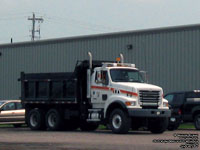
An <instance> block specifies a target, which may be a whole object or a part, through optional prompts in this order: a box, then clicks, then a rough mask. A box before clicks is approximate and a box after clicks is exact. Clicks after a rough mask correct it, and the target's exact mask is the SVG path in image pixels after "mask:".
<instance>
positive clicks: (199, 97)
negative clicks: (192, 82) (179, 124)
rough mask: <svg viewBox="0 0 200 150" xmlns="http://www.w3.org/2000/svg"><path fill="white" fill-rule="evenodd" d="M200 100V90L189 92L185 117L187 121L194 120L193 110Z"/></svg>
mask: <svg viewBox="0 0 200 150" xmlns="http://www.w3.org/2000/svg"><path fill="white" fill-rule="evenodd" d="M198 102H200V92H187V93H186V101H185V107H184V110H185V113H184V118H185V120H187V121H192V111H193V108H194V107H195V106H198Z"/></svg>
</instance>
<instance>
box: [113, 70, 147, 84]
mask: <svg viewBox="0 0 200 150" xmlns="http://www.w3.org/2000/svg"><path fill="white" fill-rule="evenodd" d="M110 75H111V79H112V81H113V82H139V83H144V79H143V77H142V75H141V74H140V72H139V71H138V70H133V69H110Z"/></svg>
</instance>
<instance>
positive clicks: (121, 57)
mask: <svg viewBox="0 0 200 150" xmlns="http://www.w3.org/2000/svg"><path fill="white" fill-rule="evenodd" d="M119 56H120V60H121V63H122V64H123V63H124V56H123V54H122V53H120V54H119Z"/></svg>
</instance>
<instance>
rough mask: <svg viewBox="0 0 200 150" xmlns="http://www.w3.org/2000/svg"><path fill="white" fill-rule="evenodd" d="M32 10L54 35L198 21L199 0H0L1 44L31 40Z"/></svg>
mask: <svg viewBox="0 0 200 150" xmlns="http://www.w3.org/2000/svg"><path fill="white" fill-rule="evenodd" d="M33 12H35V14H36V17H42V18H43V19H44V22H43V23H42V24H41V25H40V29H41V39H49V38H50V39H51V38H60V37H71V36H78V35H91V34H97V33H109V32H118V31H128V30H138V29H149V28H157V27H168V26H177V25H188V24H197V23H199V22H200V0H0V44H4V43H9V42H10V38H11V37H12V38H13V42H22V41H29V40H31V37H30V35H31V32H29V30H31V28H32V22H31V21H28V17H32V13H33ZM37 25H38V24H36V27H37Z"/></svg>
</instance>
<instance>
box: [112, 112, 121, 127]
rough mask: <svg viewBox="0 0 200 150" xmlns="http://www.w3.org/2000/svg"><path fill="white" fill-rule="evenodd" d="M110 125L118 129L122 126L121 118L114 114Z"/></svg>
mask: <svg viewBox="0 0 200 150" xmlns="http://www.w3.org/2000/svg"><path fill="white" fill-rule="evenodd" d="M112 124H113V127H114V128H115V129H119V128H120V127H121V125H122V118H121V116H120V115H118V114H116V115H114V116H113V119H112Z"/></svg>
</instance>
